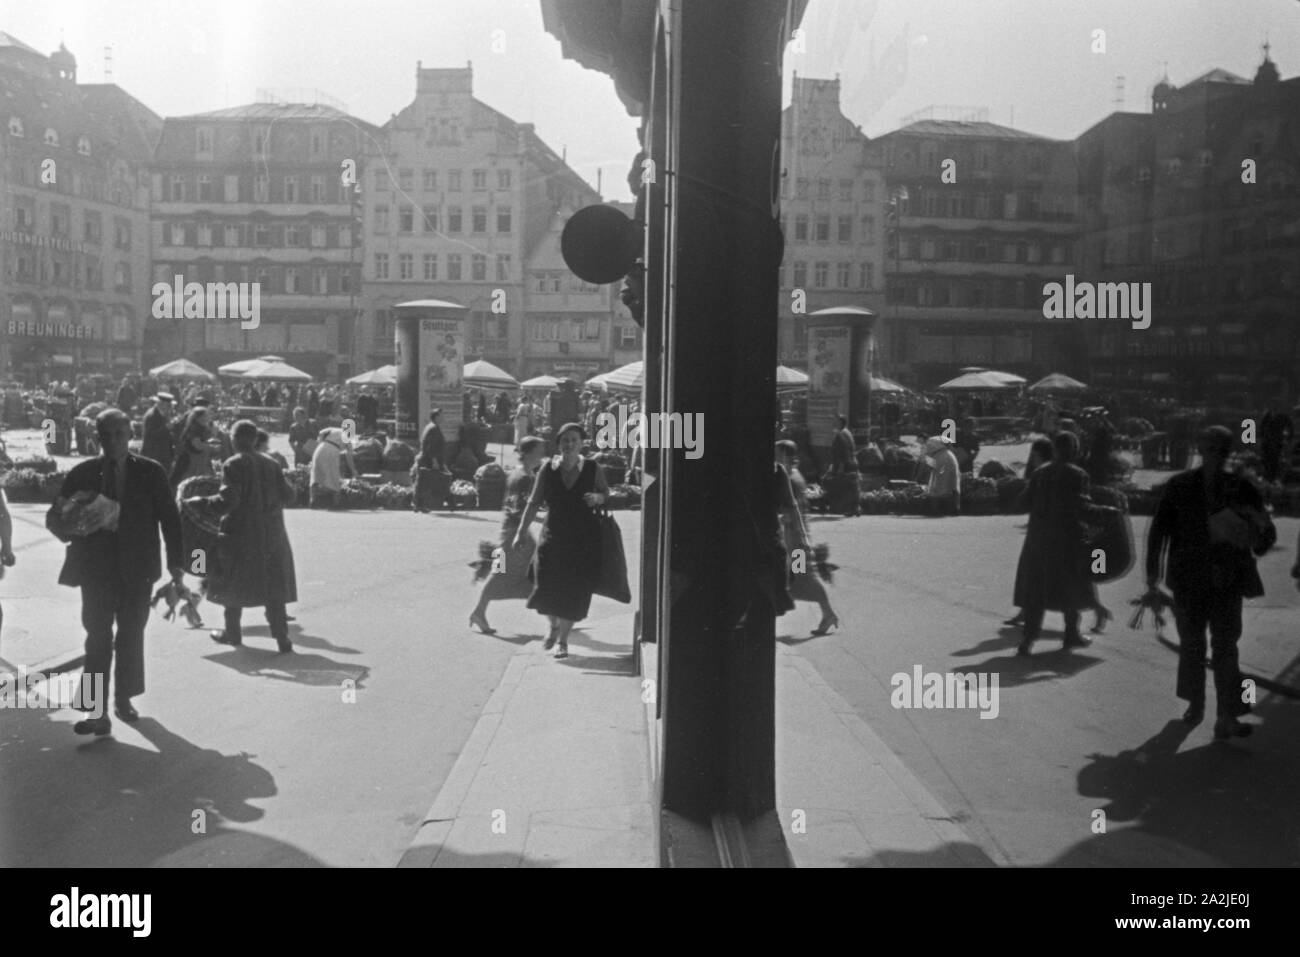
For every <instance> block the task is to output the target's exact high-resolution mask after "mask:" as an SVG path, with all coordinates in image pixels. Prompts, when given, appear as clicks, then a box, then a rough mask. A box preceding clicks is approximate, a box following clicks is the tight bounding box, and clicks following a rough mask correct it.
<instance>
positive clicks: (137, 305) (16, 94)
mask: <svg viewBox="0 0 1300 957" xmlns="http://www.w3.org/2000/svg"><path fill="white" fill-rule="evenodd" d="M0 90H2V91H3V94H4V95H3V97H0V123H3V127H0V203H2V204H3V205H2V207H0V279H2V281H0V373H2V374H4V375H6V376H10V375H18V376H22V377H23V378H25V379H27V380H29V381H49V380H51V379H55V378H57V379H71V378H72V377H73V376H74V375H75V374H77V373H87V372H96V373H112V374H115V375H118V374H122V373H124V372H129V371H132V370H134V369H137V368H139V365H140V359H141V343H142V341H143V338H144V333H145V327H144V317H145V316H147V315H148V313H149V178H148V164H149V161H150V157H151V155H152V151H153V147H154V144H155V143H156V141H157V138H158V135H159V131H160V129H161V126H162V120H161V119H160V118H159V117H158V116H157V115H155V114H154V113H153V112H152V111H150V110H149V109H148V108H147V107H145V106H144V105H143V104H142V103H140V102H139V101H138V100H136V99H135V98H134V97H132V96H131V95H130V94H128V93H127V92H126V91H124V90H122V89H121V88H120V87H118V86H116V85H114V84H111V83H105V84H86V83H78V82H77V61H76V58H75V57H74V56H73V55H72V54H71V53H69V52H68V51H67V50H66V49H65V48H64V47H62V46H60V47H59V50H58V51H57V52H55V53H54V54H52V55H50V56H48V57H47V56H44V55H43V54H41V53H39V52H37V51H36V50H34V49H32V48H31V47H29V46H27V45H26V44H24V43H22V42H21V41H19V40H17V39H15V38H13V37H11V36H9V35H8V34H4V33H0Z"/></svg>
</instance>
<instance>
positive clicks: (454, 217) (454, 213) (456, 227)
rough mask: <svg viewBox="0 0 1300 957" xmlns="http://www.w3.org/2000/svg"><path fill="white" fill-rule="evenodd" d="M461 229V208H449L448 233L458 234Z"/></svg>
mask: <svg viewBox="0 0 1300 957" xmlns="http://www.w3.org/2000/svg"><path fill="white" fill-rule="evenodd" d="M460 227H461V214H460V207H459V206H449V207H447V232H449V233H458V232H460Z"/></svg>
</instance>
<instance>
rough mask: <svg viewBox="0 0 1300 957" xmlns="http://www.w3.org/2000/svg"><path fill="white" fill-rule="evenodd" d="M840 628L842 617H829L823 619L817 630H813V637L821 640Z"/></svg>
mask: <svg viewBox="0 0 1300 957" xmlns="http://www.w3.org/2000/svg"><path fill="white" fill-rule="evenodd" d="M839 626H840V616H839V615H828V616H827V617H825V618H823V619H822V621H821V624H819V625H818V626H817V627H816V628H814V629H813V633H812V636H813V637H814V638H820V637H821V636H822V635H829V634H830V633H831V632H832V631H834V630H835V629H836V628H838V627H839Z"/></svg>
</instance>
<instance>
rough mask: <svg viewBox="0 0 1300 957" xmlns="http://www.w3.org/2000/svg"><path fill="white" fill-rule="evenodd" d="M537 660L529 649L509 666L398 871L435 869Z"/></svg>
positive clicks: (480, 715)
mask: <svg viewBox="0 0 1300 957" xmlns="http://www.w3.org/2000/svg"><path fill="white" fill-rule="evenodd" d="M535 657H536V649H534V648H533V647H531V646H525V649H524V650H522V651H518V652H516V653H515V655H514V656H513V657H512V658H511V659H510V662H509V664H507V665H506V670H505V673H504V674H503V675H502V676H501V682H500V683H499V684H498V685H497V688H496V690H495V691H494V692H492V696H491V697H490V698H488V700H487V703H486V704H485V705H484V706H483V711H482V712H481V713H480V714H479V717H478V720H477V721H476V722H475V723H474V729H473V730H472V731H471V732H470V735H469V738H468V739H467V740H466V742H465V746H464V747H463V748H461V751H460V755H459V756H458V757H457V758H456V763H455V764H454V765H452V768H451V772H450V773H449V774H448V775H447V778H446V780H445V781H443V782H442V787H441V788H439V790H438V794H437V796H436V797H435V798H434V799H433V804H432V805H431V806H430V807H429V810H428V811H427V812H426V813H425V815H424V819H423V820H422V821H421V822H420V827H419V829H418V830H417V831H416V833H415V837H414V838H412V840H411V844H410V846H409V847H408V848H407V849H406V851H405V852H403V854H402V857H401V859H400V860H399V861H398V862H397V866H398V867H432V866H433V864H434V862H435V861H436V860H437V859H438V855H439V854H440V853H441V852H442V849H443V846H444V845H445V844H446V842H447V838H448V836H450V834H451V828H452V825H453V824H455V823H456V817H457V815H458V813H459V812H460V808H461V805H462V804H464V802H465V797H466V795H468V794H469V792H470V788H471V787H472V786H473V784H474V778H475V777H476V776H477V775H478V771H479V768H481V767H482V766H483V762H484V759H485V758H486V757H487V754H488V751H489V750H490V749H491V747H492V742H493V740H494V739H495V738H496V734H497V730H498V728H500V726H501V719H502V716H503V715H504V713H505V710H506V706H507V705H508V704H509V703H510V699H511V698H512V697H514V694H515V692H516V691H517V690H518V689H519V683H520V681H521V680H522V679H523V674H524V672H525V671H526V670H527V669H528V668H529V667H530V665H531V663H532V660H533V659H534V658H535Z"/></svg>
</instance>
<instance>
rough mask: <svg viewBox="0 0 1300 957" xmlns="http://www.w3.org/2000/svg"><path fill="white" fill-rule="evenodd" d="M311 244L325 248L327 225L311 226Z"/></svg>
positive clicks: (318, 247)
mask: <svg viewBox="0 0 1300 957" xmlns="http://www.w3.org/2000/svg"><path fill="white" fill-rule="evenodd" d="M311 244H312V246H313V248H315V249H324V248H325V227H324V226H313V227H312V228H311Z"/></svg>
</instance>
